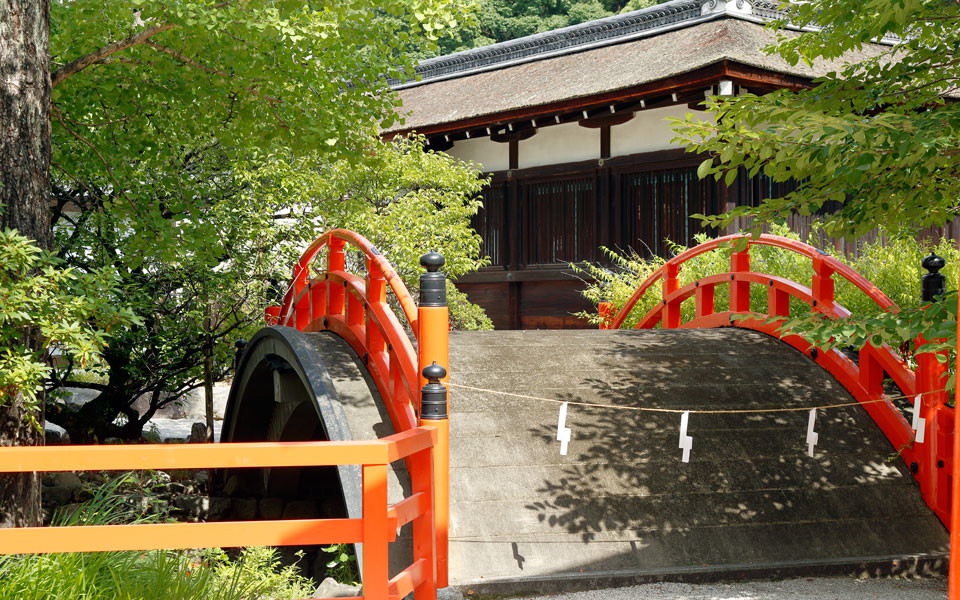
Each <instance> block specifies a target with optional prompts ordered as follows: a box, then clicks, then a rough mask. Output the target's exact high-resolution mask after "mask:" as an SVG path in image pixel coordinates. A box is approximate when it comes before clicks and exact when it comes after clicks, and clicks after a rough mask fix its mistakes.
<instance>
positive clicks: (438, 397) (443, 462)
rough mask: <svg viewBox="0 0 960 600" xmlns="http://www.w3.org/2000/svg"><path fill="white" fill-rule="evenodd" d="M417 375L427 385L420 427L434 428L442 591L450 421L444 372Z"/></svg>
mask: <svg viewBox="0 0 960 600" xmlns="http://www.w3.org/2000/svg"><path fill="white" fill-rule="evenodd" d="M421 375H422V376H423V377H425V378H426V379H427V382H428V383H427V384H426V385H424V386H423V388H421V390H420V424H421V425H427V426H430V427H435V428H436V429H437V444H436V446H434V448H433V481H434V486H433V500H434V507H433V513H434V521H435V523H434V526H435V531H434V535H435V536H436V537H435V545H434V546H435V547H434V556H435V557H436V564H435V569H436V571H435V578H436V585H437V587H439V588H444V587H447V585H448V581H447V579H448V577H447V562H448V559H449V549H448V543H449V541H448V538H447V535H448V531H449V521H450V476H449V473H450V420H449V415H448V413H447V387H446V386H445V385H443V384H442V383H440V381H441V380H442V379H443V378H444V377H446V375H447V370H446V369H444V368H443V367H441V366H440V365H438V364H437V363H432V364H430V365H428V366H426V367H424V369H423V371H422V372H421Z"/></svg>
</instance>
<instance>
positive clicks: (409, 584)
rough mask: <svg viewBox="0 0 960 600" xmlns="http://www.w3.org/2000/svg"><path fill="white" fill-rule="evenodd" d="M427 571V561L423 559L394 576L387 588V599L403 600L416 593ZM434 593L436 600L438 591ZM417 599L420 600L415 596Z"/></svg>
mask: <svg viewBox="0 0 960 600" xmlns="http://www.w3.org/2000/svg"><path fill="white" fill-rule="evenodd" d="M425 570H426V561H425V560H424V559H422V558H421V559H418V560H415V561H414V562H413V564H412V565H410V566H409V567H407V568H406V569H404V570H402V571H400V572H399V573H397V574H396V575H394V576H393V579H391V580H390V583H389V584H388V586H387V597H388V598H390V600H402V599H403V598H406V597H407V595H408V594H409V593H410V592H412V591H414V589H415V588H417V587H418V586H419V585H420V583H421V582H422V581H423V573H424V571H425ZM433 593H434V596H433V597H434V598H436V593H437V592H436V590H434V592H433ZM415 598H416V600H420V599H419V597H416V596H415Z"/></svg>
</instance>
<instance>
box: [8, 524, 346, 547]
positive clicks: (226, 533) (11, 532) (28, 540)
mask: <svg viewBox="0 0 960 600" xmlns="http://www.w3.org/2000/svg"><path fill="white" fill-rule="evenodd" d="M362 533H363V525H362V521H361V520H360V519H303V520H289V521H240V522H231V521H225V522H221V523H151V524H145V525H88V526H81V527H20V528H11V529H0V554H42V553H48V552H103V551H108V550H174V549H188V548H220V547H224V548H226V547H239V546H310V545H316V544H352V543H357V542H360V541H361V540H362V537H363V536H362Z"/></svg>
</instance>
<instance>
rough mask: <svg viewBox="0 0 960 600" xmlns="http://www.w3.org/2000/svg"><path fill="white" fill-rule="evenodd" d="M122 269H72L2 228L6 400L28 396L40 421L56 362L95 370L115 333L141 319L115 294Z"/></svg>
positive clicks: (0, 374)
mask: <svg viewBox="0 0 960 600" xmlns="http://www.w3.org/2000/svg"><path fill="white" fill-rule="evenodd" d="M116 286H117V279H116V275H115V273H113V272H112V271H111V270H108V269H98V270H95V271H92V272H91V273H86V274H85V273H80V272H77V271H76V270H74V269H70V268H66V267H64V266H63V265H62V264H61V263H59V262H58V261H56V260H55V259H54V258H53V257H52V256H50V255H49V254H47V253H45V252H42V251H41V250H39V249H38V248H37V247H36V246H35V245H34V244H33V242H32V241H30V240H28V239H27V238H25V237H23V236H21V235H19V234H18V233H17V232H16V231H13V230H10V229H8V230H4V231H2V232H0V348H2V350H0V404H3V403H9V402H14V401H21V402H23V404H24V405H25V407H26V408H27V410H26V411H25V414H26V416H27V418H28V419H30V420H31V422H33V424H34V425H37V424H38V421H37V416H38V415H37V413H36V409H37V407H38V403H37V400H38V395H37V393H38V392H39V391H40V389H42V387H43V382H44V379H45V378H46V377H47V375H48V374H49V372H50V370H51V367H50V364H51V362H52V361H53V360H54V359H56V360H59V361H61V362H66V361H70V362H75V363H76V364H78V365H81V366H85V367H89V368H93V367H94V366H95V365H97V364H98V363H99V360H100V353H101V351H102V349H103V347H104V346H105V345H106V343H107V340H108V338H109V336H110V333H109V332H110V331H111V330H117V329H119V328H122V327H123V326H125V325H128V324H130V323H134V322H136V318H135V317H134V316H133V315H132V314H131V313H130V312H129V311H127V310H124V309H118V308H117V307H116V306H115V305H114V304H113V303H111V302H110V301H109V299H108V297H109V296H110V295H111V294H112V293H113V292H114V291H115V290H116Z"/></svg>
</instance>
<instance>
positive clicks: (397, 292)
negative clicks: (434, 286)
mask: <svg viewBox="0 0 960 600" xmlns="http://www.w3.org/2000/svg"><path fill="white" fill-rule="evenodd" d="M334 239H338V240H343V241H345V242H350V243H351V244H353V245H354V246H355V247H357V248H358V249H360V250H361V251H363V254H364V255H365V256H366V258H367V260H369V261H371V262H372V263H373V264H375V265H376V266H377V268H378V269H379V270H380V272H381V273H382V274H383V278H384V279H385V280H386V281H387V283H388V284H389V285H390V289H392V290H393V295H394V296H395V297H396V298H397V301H398V302H399V303H400V307H401V308H402V309H403V315H404V316H405V317H406V319H407V322H408V323H410V327H411V329H413V331H414V334H417V305H416V303H415V302H414V301H413V296H411V295H410V292H409V290H407V286H406V285H405V284H404V283H403V280H402V279H400V276H399V275H397V272H396V270H394V268H393V266H392V265H391V264H390V263H389V262H388V261H387V259H386V258H385V257H384V256H383V255H382V254H380V251H379V250H378V249H377V247H376V246H374V245H373V244H372V243H371V242H370V240H368V239H367V238H365V237H363V236H362V235H360V234H359V233H356V232H354V231H350V230H349V229H331V230H330V231H327V232H325V233H323V234H322V235H321V236H320V237H318V238H317V239H315V240H314V241H313V242H312V243H311V244H310V245H309V246H307V249H306V250H304V251H303V254H301V255H300V259H299V260H298V261H297V262H296V264H295V265H294V267H293V281H294V285H293V286H292V287H291V289H290V290H288V291H287V294H286V295H285V296H284V302H283V311H282V312H281V314H282V315H284V316H285V315H286V313H287V311H288V310H290V306H291V305H292V299H293V298H296V296H297V293H298V292H299V290H297V289H295V288H296V286H297V282H300V281H302V282H306V280H307V278H308V277H309V275H310V263H311V262H312V261H313V259H314V258H315V257H316V255H317V254H318V253H319V252H320V250H322V249H323V248H324V247H325V246H328V245H331V241H332V240H334ZM301 289H302V286H301Z"/></svg>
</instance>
